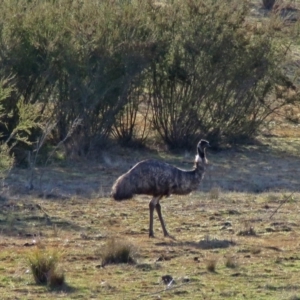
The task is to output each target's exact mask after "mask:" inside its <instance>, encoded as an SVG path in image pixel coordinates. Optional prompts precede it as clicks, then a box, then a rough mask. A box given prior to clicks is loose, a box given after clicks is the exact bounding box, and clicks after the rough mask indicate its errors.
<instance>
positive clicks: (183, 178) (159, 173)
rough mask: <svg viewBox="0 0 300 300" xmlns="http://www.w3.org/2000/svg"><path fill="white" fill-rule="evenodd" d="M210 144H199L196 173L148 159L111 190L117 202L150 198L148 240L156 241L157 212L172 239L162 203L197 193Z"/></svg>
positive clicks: (164, 231)
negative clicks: (178, 196) (133, 198)
mask: <svg viewBox="0 0 300 300" xmlns="http://www.w3.org/2000/svg"><path fill="white" fill-rule="evenodd" d="M207 147H210V145H209V142H208V141H206V140H203V139H202V140H200V142H199V143H198V145H197V155H196V158H195V165H194V168H193V170H190V171H186V170H182V169H179V168H176V167H174V166H171V165H169V164H167V163H165V162H161V161H157V160H154V159H147V160H143V161H141V162H139V163H137V164H136V165H135V166H133V167H132V168H131V169H130V170H129V171H128V172H127V173H125V174H123V175H121V176H120V177H119V178H118V179H117V180H116V182H115V183H114V185H113V187H112V192H111V196H112V197H113V198H114V199H115V200H117V201H121V200H125V199H130V198H132V197H133V195H134V194H145V195H151V196H152V199H151V201H150V202H149V212H150V222H149V237H154V231H153V212H154V209H156V212H157V214H158V218H159V221H160V224H161V227H162V230H163V233H164V236H169V237H170V235H169V233H168V231H167V229H166V226H165V223H164V220H163V217H162V213H161V206H160V203H159V201H160V200H161V198H162V197H163V196H165V197H169V196H170V195H171V194H177V195H186V194H189V193H190V192H192V191H193V190H196V189H197V187H198V185H199V184H200V182H201V180H202V179H203V177H204V173H205V169H206V166H207V160H206V148H207Z"/></svg>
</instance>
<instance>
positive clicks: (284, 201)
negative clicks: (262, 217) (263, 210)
mask: <svg viewBox="0 0 300 300" xmlns="http://www.w3.org/2000/svg"><path fill="white" fill-rule="evenodd" d="M294 193H295V192H292V193H291V194H290V195H289V196H286V197H285V199H284V200H283V201H282V202H281V203H280V204H279V206H278V207H277V208H276V209H275V211H274V212H273V213H272V215H271V216H270V219H272V217H273V216H274V215H275V214H276V213H277V211H278V209H279V208H280V207H281V206H282V205H283V204H284V203H286V202H287V201H288V200H289V199H291V198H292V196H293V195H294Z"/></svg>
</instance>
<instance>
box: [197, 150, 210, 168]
mask: <svg viewBox="0 0 300 300" xmlns="http://www.w3.org/2000/svg"><path fill="white" fill-rule="evenodd" d="M195 162H196V165H198V164H201V163H202V165H203V166H206V165H207V159H206V153H205V149H203V150H202V151H198V154H197V155H196V160H195Z"/></svg>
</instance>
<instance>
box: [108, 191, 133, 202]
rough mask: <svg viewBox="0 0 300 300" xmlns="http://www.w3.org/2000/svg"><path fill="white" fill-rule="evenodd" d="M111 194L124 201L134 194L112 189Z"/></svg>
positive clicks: (117, 199)
mask: <svg viewBox="0 0 300 300" xmlns="http://www.w3.org/2000/svg"><path fill="white" fill-rule="evenodd" d="M111 196H112V197H113V198H114V199H115V200H116V201H122V200H128V199H131V198H132V196H133V195H132V194H125V193H121V192H120V191H116V190H115V191H112V193H111Z"/></svg>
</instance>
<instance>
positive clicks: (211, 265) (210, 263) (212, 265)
mask: <svg viewBox="0 0 300 300" xmlns="http://www.w3.org/2000/svg"><path fill="white" fill-rule="evenodd" d="M216 266H217V259H215V258H211V259H209V260H207V262H206V269H207V271H209V272H212V273H214V272H216Z"/></svg>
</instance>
